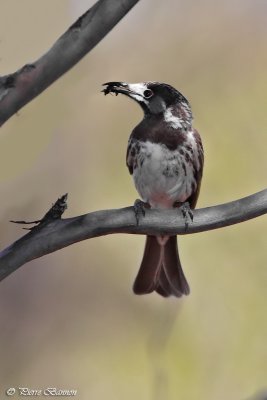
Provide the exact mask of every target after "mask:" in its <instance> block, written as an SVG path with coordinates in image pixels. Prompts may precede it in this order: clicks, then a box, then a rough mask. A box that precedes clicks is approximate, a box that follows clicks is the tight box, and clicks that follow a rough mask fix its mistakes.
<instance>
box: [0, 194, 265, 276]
mask: <svg viewBox="0 0 267 400" xmlns="http://www.w3.org/2000/svg"><path fill="white" fill-rule="evenodd" d="M66 198H67V197H66V195H64V196H62V197H61V198H60V199H58V201H57V202H56V203H55V205H54V206H53V207H52V208H51V209H50V210H49V211H48V212H47V213H46V215H45V216H44V217H43V218H42V219H41V220H40V221H37V223H38V225H37V226H35V227H34V228H32V229H31V231H30V232H29V233H27V234H26V235H25V236H23V237H22V238H20V239H19V240H17V241H16V242H15V243H13V244H12V245H11V246H9V247H7V248H6V249H4V250H3V251H2V252H0V280H2V279H4V278H5V277H7V276H8V275H10V274H11V273H12V272H14V271H15V270H16V269H17V268H19V267H20V266H22V265H23V264H25V263H27V262H28V261H31V260H33V259H35V258H38V257H42V256H44V255H45V254H49V253H53V252H54V251H56V250H59V249H62V248H63V247H66V246H69V245H71V244H73V243H76V242H79V241H81V240H85V239H90V238H93V237H98V236H103V235H109V234H113V233H131V234H141V235H146V234H147V235H160V234H161V235H162V234H168V235H176V234H178V235H184V234H190V233H197V232H204V231H209V230H212V229H218V228H223V227H225V226H229V225H233V224H237V223H239V222H243V221H246V220H249V219H252V218H256V217H259V216H260V215H263V214H266V213H267V189H265V190H263V191H261V192H258V193H255V194H253V195H251V196H248V197H244V198H242V199H239V200H236V201H232V202H230V203H225V204H221V205H218V206H213V207H208V208H202V209H198V210H194V221H193V223H191V224H190V225H189V227H188V229H187V230H186V231H185V223H184V218H183V216H182V213H181V211H180V210H179V209H173V210H147V211H146V215H145V217H142V218H141V219H140V221H139V225H137V224H136V219H135V213H134V211H133V207H126V208H122V209H118V210H104V211H96V212H92V213H89V214H85V215H81V216H78V217H73V218H67V219H63V220H62V219H61V215H62V213H63V211H64V210H65V208H66Z"/></svg>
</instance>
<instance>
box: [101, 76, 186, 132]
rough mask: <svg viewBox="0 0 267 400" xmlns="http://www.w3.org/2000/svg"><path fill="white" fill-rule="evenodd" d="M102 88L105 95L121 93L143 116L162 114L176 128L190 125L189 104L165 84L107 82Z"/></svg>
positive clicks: (177, 92)
mask: <svg viewBox="0 0 267 400" xmlns="http://www.w3.org/2000/svg"><path fill="white" fill-rule="evenodd" d="M103 86H105V88H104V89H103V92H104V94H105V95H106V94H108V93H115V94H116V95H117V94H118V93H122V94H124V95H126V96H128V97H130V98H131V99H133V100H135V101H136V102H137V103H138V104H139V105H140V106H141V107H142V109H143V111H144V113H145V116H149V115H159V114H162V115H163V117H164V118H165V120H166V121H168V120H169V121H170V124H173V125H177V126H176V127H179V126H178V125H179V124H180V125H187V126H188V125H191V123H192V112H191V107H190V104H189V102H188V101H187V99H186V98H185V97H184V96H183V95H182V94H181V93H180V92H179V91H178V90H176V89H175V88H174V87H172V86H170V85H168V84H166V83H159V82H141V83H125V82H107V83H104V85H103ZM175 118H176V123H175ZM178 119H179V121H178Z"/></svg>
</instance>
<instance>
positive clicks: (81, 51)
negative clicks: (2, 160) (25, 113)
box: [0, 0, 139, 126]
mask: <svg viewBox="0 0 267 400" xmlns="http://www.w3.org/2000/svg"><path fill="white" fill-rule="evenodd" d="M138 1H139V0H116V1H111V0H99V1H98V2H97V3H95V4H94V6H93V7H91V8H90V9H89V10H88V11H87V12H86V13H85V14H83V15H82V16H81V17H80V18H79V19H78V20H77V21H76V22H75V23H74V24H73V25H72V26H71V27H70V28H69V29H68V30H67V31H66V32H65V33H64V34H63V35H62V36H61V37H60V38H59V39H58V40H57V41H56V42H55V44H54V45H53V46H52V47H51V49H50V50H49V51H48V52H47V53H45V54H44V55H43V56H42V57H41V58H39V59H38V60H37V61H35V62H33V63H30V64H27V65H25V66H24V67H22V68H20V69H19V70H18V71H16V72H14V73H12V74H9V75H6V76H2V77H0V126H2V125H3V124H4V123H5V122H6V121H7V120H8V119H9V118H10V117H11V116H12V115H14V114H15V113H16V112H17V111H18V110H20V109H21V108H22V107H23V106H24V105H25V104H27V103H29V102H30V101H31V100H32V99H34V98H35V97H36V96H38V95H39V94H40V93H41V92H43V91H44V90H45V89H46V88H47V87H48V86H50V85H51V84H52V83H53V82H54V81H55V80H57V79H58V78H59V77H60V76H62V75H63V74H64V73H65V72H67V71H68V70H69V69H70V68H71V67H73V66H74V65H75V64H76V63H77V62H78V61H80V60H81V58H82V57H84V56H85V55H86V54H87V53H89V51H90V50H92V49H93V47H94V46H96V45H97V43H99V42H100V41H101V40H102V39H103V37H104V36H105V35H107V33H108V32H109V31H110V30H111V29H112V28H113V27H114V26H115V25H116V24H117V23H118V22H119V21H120V20H121V19H122V18H123V17H124V16H125V14H127V13H128V11H130V10H131V8H132V7H133V6H134V5H135V4H136V3H137V2H138Z"/></svg>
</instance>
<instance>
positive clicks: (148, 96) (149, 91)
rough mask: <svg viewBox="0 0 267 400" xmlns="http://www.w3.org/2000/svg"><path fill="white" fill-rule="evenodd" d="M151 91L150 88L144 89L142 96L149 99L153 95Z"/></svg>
mask: <svg viewBox="0 0 267 400" xmlns="http://www.w3.org/2000/svg"><path fill="white" fill-rule="evenodd" d="M153 94H154V93H153V92H152V90H150V89H146V90H145V91H144V97H145V98H146V99H149V98H150V97H152V96H153Z"/></svg>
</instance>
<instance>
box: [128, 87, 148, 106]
mask: <svg viewBox="0 0 267 400" xmlns="http://www.w3.org/2000/svg"><path fill="white" fill-rule="evenodd" d="M128 87H129V89H130V91H131V92H132V93H131V94H130V96H131V97H133V98H134V99H135V100H137V101H142V102H143V103H145V104H148V101H147V100H146V99H145V98H144V91H145V90H146V89H147V86H146V84H145V83H129V84H128Z"/></svg>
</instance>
